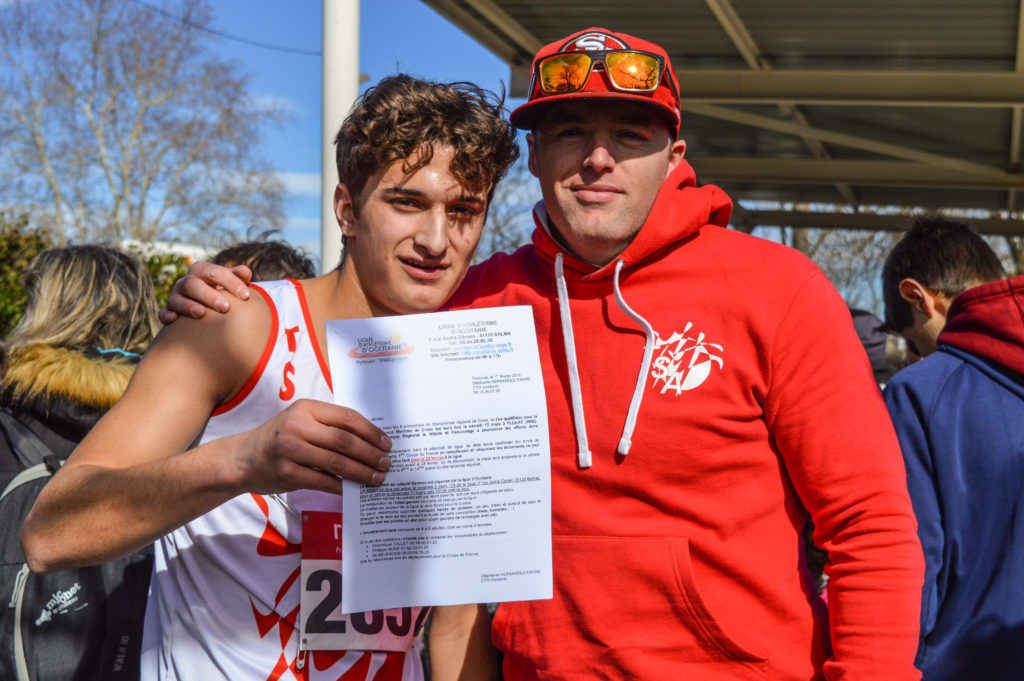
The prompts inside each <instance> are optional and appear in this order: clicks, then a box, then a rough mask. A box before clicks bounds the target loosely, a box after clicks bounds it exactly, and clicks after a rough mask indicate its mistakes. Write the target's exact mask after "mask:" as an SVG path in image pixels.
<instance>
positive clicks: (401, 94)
mask: <svg viewBox="0 0 1024 681" xmlns="http://www.w3.org/2000/svg"><path fill="white" fill-rule="evenodd" d="M503 104H504V97H503V96H499V95H496V94H494V93H493V92H490V91H488V90H484V89H482V88H479V87H477V86H476V85H474V84H472V83H435V82H431V81H425V80H420V79H418V78H413V77H412V76H408V75H405V74H399V75H395V76H389V77H387V78H384V79H383V80H381V81H380V82H379V83H378V84H377V85H375V86H373V87H371V88H370V89H369V90H367V91H366V92H365V93H363V95H362V97H360V98H359V100H358V101H357V102H356V105H355V107H354V108H353V109H352V111H351V113H349V115H348V117H347V118H346V119H345V121H344V122H343V123H342V124H341V128H340V129H339V130H338V134H337V136H336V137H335V138H334V144H335V147H336V151H335V158H336V160H337V164H338V178H339V180H338V181H339V182H341V183H342V184H345V185H346V186H347V187H348V189H349V193H350V194H351V196H352V200H353V203H354V208H355V210H356V211H357V214H358V209H359V205H358V201H359V195H360V193H361V192H362V190H363V188H364V187H365V186H366V182H367V180H368V179H369V177H370V176H371V175H372V174H373V173H375V172H377V171H379V170H381V169H382V168H384V167H386V166H387V165H388V164H390V163H392V162H394V161H397V160H400V159H404V160H405V165H404V166H403V170H404V171H405V172H407V173H411V172H413V171H414V170H417V169H418V168H421V167H423V166H425V165H427V164H429V163H430V161H431V159H432V157H433V153H434V150H435V149H436V148H438V147H452V148H453V149H454V151H455V153H454V156H453V158H452V161H451V165H450V166H449V169H450V171H451V173H452V175H454V176H455V178H456V179H457V180H458V181H459V182H460V183H461V184H462V185H463V186H464V187H465V188H466V189H468V190H470V191H474V192H477V191H485V192H486V193H487V197H488V199H490V198H491V196H493V194H494V188H495V186H496V185H497V184H498V181H499V180H500V179H501V178H502V177H503V176H504V175H505V173H506V172H507V171H508V169H509V167H510V166H511V165H512V164H513V163H514V162H515V160H516V158H518V156H519V147H518V146H517V145H516V139H515V129H514V128H513V127H512V126H511V124H510V123H509V122H508V120H507V119H506V118H505V116H504V115H503V114H504V113H505V109H504V106H503ZM415 152H419V155H418V156H417V158H416V162H415V163H411V162H410V161H409V158H410V156H412V155H413V153H415Z"/></svg>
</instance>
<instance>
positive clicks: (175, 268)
mask: <svg viewBox="0 0 1024 681" xmlns="http://www.w3.org/2000/svg"><path fill="white" fill-rule="evenodd" d="M127 250H128V252H129V253H131V254H132V255H134V256H136V257H137V258H138V259H139V260H141V261H142V263H143V264H144V265H145V266H146V269H147V270H149V276H150V277H152V278H153V287H154V288H155V289H156V302H157V304H159V305H160V307H164V306H165V305H167V296H169V295H170V294H171V289H173V288H174V282H176V281H177V280H178V279H180V278H181V277H183V276H185V273H186V272H187V271H188V266H189V264H190V261H189V258H188V257H186V256H184V255H179V254H176V253H158V252H156V251H150V252H148V253H144V252H142V251H140V250H139V249H136V248H128V249H127Z"/></svg>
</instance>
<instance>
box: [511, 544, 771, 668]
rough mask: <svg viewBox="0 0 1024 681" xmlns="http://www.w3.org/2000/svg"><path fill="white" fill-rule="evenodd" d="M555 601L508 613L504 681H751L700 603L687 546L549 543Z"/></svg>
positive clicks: (747, 660) (735, 647)
mask: <svg viewBox="0 0 1024 681" xmlns="http://www.w3.org/2000/svg"><path fill="white" fill-rule="evenodd" d="M552 548H553V552H554V555H553V558H554V566H555V580H554V598H552V599H550V600H544V601H522V602H517V603H505V604H502V606H501V607H500V608H499V609H498V613H497V615H496V617H495V622H494V639H495V642H496V643H497V644H498V645H499V647H500V648H502V649H503V650H505V651H506V666H507V670H508V672H510V673H509V675H508V676H509V678H510V679H520V678H540V679H560V680H569V679H605V678H607V679H625V678H629V679H676V678H714V679H716V681H718V680H721V681H758V680H760V679H764V678H765V675H766V673H767V667H768V662H767V659H766V658H765V657H763V656H761V655H758V654H756V653H753V652H751V651H749V650H747V649H745V648H744V647H743V646H741V645H740V644H738V643H736V641H735V640H734V639H733V638H732V637H730V636H729V635H728V634H727V633H726V632H725V630H724V629H723V628H722V627H721V626H720V625H719V623H718V622H717V621H716V620H715V618H714V617H713V615H712V614H711V612H710V611H709V609H708V607H707V605H706V604H705V603H704V600H703V599H702V598H701V596H700V594H699V592H698V589H697V583H696V581H695V579H694V576H693V571H692V569H691V564H690V552H689V543H688V541H687V539H686V538H685V537H579V536H561V537H555V538H554V540H553V544H552Z"/></svg>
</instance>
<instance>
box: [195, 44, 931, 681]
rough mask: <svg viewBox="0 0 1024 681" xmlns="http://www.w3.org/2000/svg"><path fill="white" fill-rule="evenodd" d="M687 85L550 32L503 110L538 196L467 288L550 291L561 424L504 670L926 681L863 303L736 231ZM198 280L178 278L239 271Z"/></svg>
mask: <svg viewBox="0 0 1024 681" xmlns="http://www.w3.org/2000/svg"><path fill="white" fill-rule="evenodd" d="M678 92H679V90H678V84H677V82H676V78H675V74H674V73H673V71H672V68H671V64H670V63H669V58H668V55H667V54H666V53H665V51H664V50H663V49H662V48H661V47H660V46H658V45H656V44H654V43H651V42H648V41H645V40H642V39H639V38H635V37H633V36H628V35H625V34H621V33H614V32H611V31H608V30H605V29H601V28H591V29H587V30H585V31H580V32H578V33H574V34H573V35H571V36H568V37H567V38H564V39H562V40H559V41H557V42H554V43H551V44H550V45H547V46H545V47H544V48H542V49H541V50H540V52H539V53H538V55H537V57H536V58H535V60H534V62H533V78H532V82H531V87H530V94H529V100H528V101H527V102H526V104H524V105H523V106H521V107H519V108H518V109H517V110H516V111H514V112H513V114H512V118H511V120H512V123H513V125H516V126H517V127H520V128H524V129H526V130H529V131H530V134H529V135H528V136H527V143H528V146H529V165H530V169H531V171H532V172H533V174H534V175H536V176H537V178H538V179H539V181H540V185H541V192H542V195H543V198H544V200H543V201H542V202H540V203H538V204H537V206H536V208H535V209H534V217H535V220H536V223H537V228H536V230H535V232H534V234H533V238H532V241H533V243H532V244H530V245H527V246H524V247H523V248H521V249H519V250H518V251H516V252H515V253H514V254H511V255H506V254H498V255H496V256H494V257H492V258H491V259H489V260H488V261H486V262H484V263H482V264H481V265H479V266H477V267H475V268H473V269H471V270H470V272H469V274H468V275H467V277H466V279H465V281H464V283H463V284H462V286H461V287H460V288H459V290H458V291H457V292H456V293H455V295H454V296H453V297H452V299H451V300H450V301H449V307H451V308H464V307H484V306H494V305H514V304H529V305H532V306H533V309H534V316H535V321H536V325H537V333H538V340H539V342H540V352H541V361H542V364H543V367H544V373H545V376H544V378H545V385H546V387H547V402H548V417H549V419H550V423H552V424H553V427H552V429H551V437H552V441H551V465H552V515H553V517H552V529H553V533H554V536H553V552H554V554H553V556H554V567H555V574H554V581H555V584H554V598H552V599H551V600H544V601H527V602H516V603H504V604H502V605H501V606H500V607H499V608H498V611H497V613H496V615H495V618H494V623H493V629H492V636H493V640H494V643H495V644H496V645H497V646H498V648H499V649H501V650H502V651H504V661H505V662H504V673H505V678H506V679H508V680H509V681H513V680H516V681H518V680H520V679H524V680H525V679H560V680H561V679H565V680H568V679H657V680H659V681H664V680H668V679H673V680H674V679H686V678H692V679H715V680H718V679H730V680H731V679H751V680H753V679H772V680H782V679H785V680H786V681H790V680H793V681H795V680H796V679H802V680H806V679H820V678H826V679H833V680H839V679H843V680H846V679H862V680H872V681H873V680H876V679H886V680H887V681H902V680H908V681H909V680H911V679H917V678H918V677H919V674H918V672H917V671H916V670H915V669H914V667H913V659H914V652H915V649H916V645H917V639H916V636H917V614H918V607H919V604H920V587H921V580H922V569H923V568H922V558H921V550H920V545H919V544H918V541H917V538H916V536H915V525H914V519H913V512H912V509H911V506H910V501H909V498H908V494H907V490H906V482H905V478H904V472H903V466H902V462H901V458H900V452H899V448H898V445H897V442H896V438H895V435H894V433H893V429H892V425H891V424H890V422H889V420H888V417H887V415H886V411H885V407H884V405H883V403H882V400H881V397H880V395H879V393H878V389H877V388H876V387H875V384H874V380H873V377H872V374H871V369H870V366H869V364H868V361H867V358H866V357H865V355H864V351H863V349H862V348H861V346H860V344H859V341H858V339H857V336H856V334H855V333H854V330H853V326H852V323H851V320H850V315H849V312H848V311H847V308H846V305H845V304H844V303H843V301H842V300H841V298H840V297H839V295H838V294H837V293H836V291H835V290H834V288H833V287H832V286H831V285H830V284H829V283H828V280H827V279H826V278H825V276H824V275H823V274H822V273H821V271H820V270H818V268H816V267H815V266H814V265H813V264H812V263H811V262H810V261H809V260H807V259H806V258H805V257H804V256H802V255H801V254H799V253H797V252H796V251H793V250H791V249H788V248H785V247H783V246H780V245H778V244H774V243H771V242H768V241H765V240H762V239H757V238H754V237H751V236H748V235H746V234H742V233H739V232H736V231H733V230H728V229H725V227H726V226H727V224H728V221H729V215H730V212H731V209H732V203H731V201H730V200H729V198H728V197H727V196H726V195H725V194H724V193H723V192H722V191H721V190H720V189H718V188H716V187H713V186H701V187H698V186H697V183H696V178H695V176H694V172H693V169H692V168H691V167H690V166H689V164H688V163H687V162H686V161H685V160H683V152H684V151H685V143H684V142H683V141H681V140H677V135H678V131H679V123H680V117H679V96H678ZM200 272H202V274H198V275H197V276H194V277H192V278H191V279H190V280H189V281H188V282H186V283H185V285H184V286H183V288H182V290H183V291H184V290H190V291H193V292H194V291H195V289H196V288H198V287H197V284H200V283H201V282H202V279H203V278H204V277H205V278H207V279H208V280H213V281H216V282H218V283H222V284H226V288H227V289H228V290H232V291H233V290H236V287H237V286H240V285H241V282H239V281H234V280H228V279H225V278H224V276H223V275H224V272H217V273H215V274H211V273H210V271H209V270H208V269H204V270H200ZM195 295H196V296H197V297H198V298H200V299H202V300H205V301H209V302H210V303H214V302H216V303H219V304H221V305H222V306H223V305H224V304H226V301H225V300H224V299H223V297H221V296H219V295H215V294H213V292H212V291H207V292H205V293H202V292H200V293H195ZM175 304H176V307H177V309H178V310H179V311H182V312H187V313H189V314H192V313H193V312H194V310H195V303H186V302H185V301H184V300H183V299H182V298H180V297H179V298H177V299H176V301H175ZM559 426H561V427H559ZM808 512H809V513H810V515H811V517H812V519H813V521H814V525H815V528H816V530H815V535H814V538H815V542H816V543H817V544H818V545H819V546H821V547H822V548H824V549H826V550H827V551H828V552H829V555H830V558H831V563H830V565H829V567H828V568H827V570H828V572H829V575H830V578H831V579H830V582H829V587H828V588H829V604H830V610H829V611H828V612H826V610H825V608H824V605H823V604H822V602H821V600H820V598H819V597H818V595H817V593H816V591H815V589H814V585H813V583H812V581H811V579H810V576H809V574H808V572H807V570H806V568H805V567H804V561H803V558H802V554H803V546H802V544H801V539H800V529H801V528H802V527H803V525H804V522H805V519H806V516H807V513H808Z"/></svg>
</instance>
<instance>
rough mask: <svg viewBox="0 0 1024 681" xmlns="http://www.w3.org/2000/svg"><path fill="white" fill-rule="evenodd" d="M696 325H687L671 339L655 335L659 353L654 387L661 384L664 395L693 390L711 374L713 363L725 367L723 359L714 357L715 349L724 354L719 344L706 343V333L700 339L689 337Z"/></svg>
mask: <svg viewBox="0 0 1024 681" xmlns="http://www.w3.org/2000/svg"><path fill="white" fill-rule="evenodd" d="M692 326H693V322H687V323H686V327H685V328H684V329H683V332H682V333H679V332H678V331H677V332H673V334H672V336H671V337H670V338H668V339H663V338H662V337H661V336H660V335H658V333H657V332H655V334H654V351H655V352H656V353H657V354H656V356H655V358H654V361H653V362H652V363H651V378H653V379H654V387H655V388H657V387H658V383H659V382H661V383H662V385H661V393H662V394H664V393H665V392H666V391H668V390H675V391H676V395H678V394H679V393H681V392H682V391H684V390H693V389H694V388H696V387H697V386H699V385H700V384H701V383H703V382H704V381H705V379H707V377H708V375H710V374H711V366H712V364H718V368H719V369H721V368H722V358H721V357H719V356H718V355H715V354H712V352H711V349H714V350H717V351H718V352H721V351H722V346H721V345H718V344H717V343H708V342H706V341H705V340H704V333H703V332H699V333H697V337H696V338H694V337H693V336H689V335H687V334H688V333H689V331H690V328H691V327H692Z"/></svg>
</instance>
